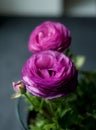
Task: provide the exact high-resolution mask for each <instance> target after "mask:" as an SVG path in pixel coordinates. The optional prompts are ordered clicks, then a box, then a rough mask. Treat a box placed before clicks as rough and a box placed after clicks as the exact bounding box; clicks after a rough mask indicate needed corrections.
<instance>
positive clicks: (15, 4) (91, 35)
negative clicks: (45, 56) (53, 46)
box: [0, 0, 96, 130]
mask: <svg viewBox="0 0 96 130" xmlns="http://www.w3.org/2000/svg"><path fill="white" fill-rule="evenodd" d="M46 20H52V21H58V22H61V23H63V24H65V25H66V26H67V27H68V28H69V29H70V30H71V35H72V44H71V49H72V51H73V52H74V54H80V55H84V56H85V57H86V61H85V64H84V66H83V69H87V70H91V71H93V70H96V0H0V130H7V129H8V130H23V129H22V128H21V127H20V125H19V124H18V120H17V117H16V102H17V100H12V99H11V98H10V97H11V95H12V94H13V93H14V91H13V88H12V82H13V81H17V80H19V79H20V73H21V69H22V66H23V64H24V63H25V61H26V59H27V58H29V56H30V55H31V54H30V53H29V52H28V50H27V43H28V39H29V35H30V33H31V31H32V30H33V29H34V28H35V27H36V26H37V25H39V24H40V23H42V22H44V21H46Z"/></svg>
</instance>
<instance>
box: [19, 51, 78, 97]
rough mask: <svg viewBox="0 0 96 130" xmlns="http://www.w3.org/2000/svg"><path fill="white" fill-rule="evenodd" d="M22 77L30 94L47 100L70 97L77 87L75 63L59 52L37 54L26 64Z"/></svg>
mask: <svg viewBox="0 0 96 130" xmlns="http://www.w3.org/2000/svg"><path fill="white" fill-rule="evenodd" d="M21 76H22V80H23V82H24V83H25V85H26V89H27V90H28V91H29V93H31V94H32V95H34V96H39V97H43V98H47V99H53V98H57V97H62V96H66V95H69V94H70V93H71V92H72V91H74V90H75V89H76V86H77V71H76V68H75V66H74V64H73V62H72V61H71V60H70V59H69V58H68V57H67V56H65V55H64V54H63V53H60V52H57V51H51V50H49V51H42V52H38V53H35V54H34V55H33V56H32V57H30V58H29V59H28V60H27V62H26V63H25V65H24V67H23V68H22V73H21Z"/></svg>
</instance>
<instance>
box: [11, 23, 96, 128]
mask: <svg viewBox="0 0 96 130" xmlns="http://www.w3.org/2000/svg"><path fill="white" fill-rule="evenodd" d="M70 44H71V33H70V30H69V29H68V28H67V27H66V26H65V25H63V24H61V23H59V22H52V21H46V22H44V23H42V24H40V25H39V26H37V27H36V28H35V29H34V30H33V31H32V33H31V35H30V37H29V42H28V49H29V51H30V52H31V53H32V56H31V57H30V58H29V59H28V60H27V61H26V63H25V64H24V66H23V67H22V70H21V80H20V81H18V82H13V88H14V90H15V92H16V93H15V94H13V95H12V98H18V97H20V99H19V102H18V109H17V110H18V116H19V120H20V122H21V124H22V126H23V128H24V129H25V130H77V129H78V130H81V129H83V130H90V129H94V128H95V124H96V102H95V99H96V98H95V92H96V82H95V79H96V73H95V72H88V71H84V70H81V66H82V64H83V63H84V57H82V56H74V55H73V54H72V52H71V50H70V49H69V46H70ZM63 52H64V53H63ZM21 97H23V98H24V100H23V101H24V102H26V103H24V104H22V98H21ZM24 112H27V113H28V115H27V116H26V114H25V113H24ZM24 116H26V117H24ZM25 118H27V120H25ZM24 120H25V121H24Z"/></svg>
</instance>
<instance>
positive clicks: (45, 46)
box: [28, 21, 71, 53]
mask: <svg viewBox="0 0 96 130" xmlns="http://www.w3.org/2000/svg"><path fill="white" fill-rule="evenodd" d="M70 44H71V34H70V31H69V29H68V28H67V27H66V26H65V25H63V24H61V23H59V22H51V21H46V22H43V23H42V24H40V25H39V26H37V27H36V28H35V29H34V30H33V32H32V33H31V35H30V38H29V42H28V49H29V51H30V52H33V53H35V52H39V51H43V50H44V51H45V50H55V51H60V52H62V51H64V50H65V49H67V48H68V47H69V45H70Z"/></svg>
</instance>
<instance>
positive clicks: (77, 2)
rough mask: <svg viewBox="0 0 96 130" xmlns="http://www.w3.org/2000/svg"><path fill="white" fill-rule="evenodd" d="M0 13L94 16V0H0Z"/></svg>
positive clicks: (95, 14)
mask: <svg viewBox="0 0 96 130" xmlns="http://www.w3.org/2000/svg"><path fill="white" fill-rule="evenodd" d="M0 15H15V16H56V17H58V16H62V15H67V16H84V17H87V16H90V17H95V16H96V0H0Z"/></svg>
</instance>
